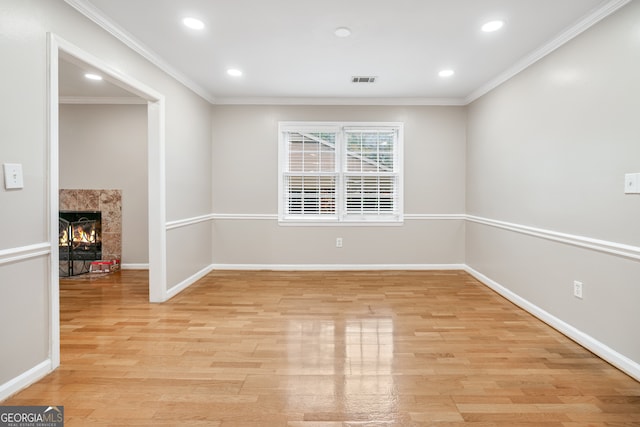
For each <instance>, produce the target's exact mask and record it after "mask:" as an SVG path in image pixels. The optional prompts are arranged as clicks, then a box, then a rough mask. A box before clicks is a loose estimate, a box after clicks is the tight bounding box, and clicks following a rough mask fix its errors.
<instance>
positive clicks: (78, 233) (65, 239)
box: [60, 225, 96, 246]
mask: <svg viewBox="0 0 640 427" xmlns="http://www.w3.org/2000/svg"><path fill="white" fill-rule="evenodd" d="M72 236H73V237H72V242H73V243H95V242H96V230H95V229H94V228H91V230H90V231H89V232H88V233H87V232H86V231H85V230H84V228H82V226H80V225H79V226H76V227H74V228H73V232H72ZM68 244H69V234H68V232H67V230H63V231H62V234H61V235H60V245H61V246H64V245H68Z"/></svg>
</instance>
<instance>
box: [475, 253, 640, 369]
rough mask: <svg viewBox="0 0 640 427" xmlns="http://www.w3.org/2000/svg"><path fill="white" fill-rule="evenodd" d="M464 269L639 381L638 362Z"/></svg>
mask: <svg viewBox="0 0 640 427" xmlns="http://www.w3.org/2000/svg"><path fill="white" fill-rule="evenodd" d="M464 270H465V271H466V272H467V273H469V274H471V275H472V276H473V277H475V278H476V279H478V280H479V281H480V282H482V283H483V284H484V285H486V286H487V287H489V288H491V289H493V290H494V291H495V292H497V293H498V294H500V295H502V296H503V297H505V298H506V299H508V300H509V301H511V302H512V303H514V304H516V305H517V306H519V307H520V308H522V309H523V310H525V311H527V312H529V313H531V314H532V315H533V316H535V317H537V318H538V319H540V320H542V321H543V322H545V323H546V324H547V325H549V326H551V327H552V328H554V329H556V330H558V331H559V332H560V333H562V334H563V335H565V336H566V337H568V338H570V339H572V340H573V341H575V342H577V343H578V344H580V345H581V346H583V347H584V348H586V349H587V350H589V351H591V352H592V353H594V354H596V355H598V356H599V357H601V358H602V359H603V360H606V361H607V362H609V363H611V364H612V365H613V366H615V367H616V368H618V369H620V370H621V371H622V372H625V373H626V374H627V375H629V376H631V377H632V378H634V379H635V380H637V381H640V364H638V363H636V362H634V361H633V360H631V359H629V358H628V357H626V356H624V355H622V354H620V353H618V352H617V351H615V350H613V349H612V348H611V347H609V346H607V345H605V344H603V343H602V342H600V341H598V340H597V339H595V338H593V337H592V336H590V335H587V334H585V333H584V332H582V331H581V330H579V329H577V328H575V327H573V326H571V325H570V324H568V323H566V322H564V321H562V320H560V319H558V318H557V317H555V316H553V315H552V314H550V313H548V312H546V311H545V310H543V309H541V308H540V307H538V306H537V305H535V304H533V303H531V302H529V301H527V300H526V299H524V298H522V297H521V296H519V295H518V294H516V293H514V292H512V291H510V290H509V289H507V288H505V287H504V286H502V285H501V284H499V283H498V282H496V281H494V280H492V279H490V278H489V277H487V276H485V275H484V274H482V273H480V272H478V271H476V270H474V269H473V268H471V267H469V266H468V265H467V266H465V268H464Z"/></svg>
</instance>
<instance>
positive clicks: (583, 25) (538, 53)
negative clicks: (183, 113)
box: [64, 0, 631, 106]
mask: <svg viewBox="0 0 640 427" xmlns="http://www.w3.org/2000/svg"><path fill="white" fill-rule="evenodd" d="M64 1H65V2H66V3H67V4H69V5H70V6H71V7H73V8H74V9H76V10H77V11H78V12H80V13H81V14H82V15H84V16H86V17H87V18H89V19H90V20H92V21H93V22H95V23H96V24H97V25H99V26H100V27H102V28H103V29H105V30H106V31H107V32H109V33H110V34H111V35H113V36H114V37H116V38H117V39H118V40H120V41H121V42H123V43H124V44H125V45H127V46H128V47H130V48H131V49H133V50H134V51H135V52H137V53H139V54H140V55H142V56H143V57H144V58H146V59H147V60H149V61H150V62H151V63H153V64H154V65H156V66H157V67H158V68H160V69H161V70H162V71H164V72H165V73H167V74H168V75H170V76H171V77H173V78H175V79H176V80H177V81H179V82H180V83H182V84H183V85H185V86H186V87H187V88H189V89H191V90H192V91H193V92H195V93H196V94H198V95H199V96H201V97H202V98H204V99H206V100H207V101H209V102H210V103H211V104H214V105H215V104H217V105H362V106H368V105H372V106H375V105H399V106H465V105H468V104H470V103H472V102H473V101H475V100H477V99H478V98H480V97H482V96H483V95H485V94H487V93H488V92H490V91H492V90H493V89H495V88H497V87H498V86H500V85H501V84H502V83H504V82H506V81H507V80H509V79H511V78H512V77H514V76H516V75H517V74H519V73H520V72H522V71H523V70H525V69H526V68H528V67H530V66H531V65H533V64H534V63H536V62H537V61H539V60H540V59H542V58H544V57H545V56H547V55H549V54H550V53H551V52H553V51H555V50H556V49H558V48H559V47H560V46H562V45H564V44H565V43H567V42H569V41H570V40H572V39H573V38H575V37H576V36H578V35H579V34H581V33H583V32H584V31H586V30H587V29H589V28H590V27H592V26H593V25H595V24H596V23H598V22H600V21H601V20H603V19H604V18H606V17H608V16H609V15H611V14H613V13H614V12H616V11H618V10H619V9H620V8H622V7H624V6H625V5H627V4H628V3H629V2H630V1H631V0H609V1H608V2H606V3H604V4H603V5H602V6H600V7H598V8H596V9H594V10H593V11H592V12H591V13H589V14H588V15H586V16H585V17H583V18H582V19H581V20H579V21H578V22H577V23H576V24H575V25H573V26H572V27H570V28H569V29H567V30H565V31H563V32H562V33H560V34H559V35H558V36H557V37H556V38H554V39H552V40H551V41H549V42H548V43H546V44H545V45H543V46H542V47H540V48H538V49H536V50H534V51H533V52H531V53H530V54H529V55H527V56H525V57H524V58H523V59H521V60H520V61H518V62H516V63H515V64H514V65H513V66H511V67H510V68H508V69H507V70H506V71H504V72H503V73H501V74H499V75H497V76H496V77H495V78H493V79H491V80H489V81H488V82H486V83H485V84H483V85H482V86H480V87H479V88H477V89H476V90H474V91H473V92H471V93H470V94H469V95H467V96H466V97H464V98H428V97H424V98H422V97H416V98H410V97H409V98H407V97H391V98H348V97H327V98H324V97H320V98H317V97H215V96H214V95H213V94H212V93H210V92H209V91H208V90H206V89H204V88H203V87H202V86H200V85H199V84H197V83H195V82H194V81H193V80H191V79H190V78H188V77H186V76H185V75H184V74H182V73H181V72H179V71H177V70H176V69H175V68H173V67H172V66H171V65H170V64H169V63H167V62H166V61H164V60H163V59H162V58H161V57H160V56H159V55H158V54H157V53H155V52H154V51H153V50H151V49H150V48H148V47H147V46H145V45H144V44H143V43H141V42H140V41H138V40H137V39H136V38H135V37H133V35H131V34H130V33H128V32H127V31H126V30H124V29H123V28H122V27H120V26H118V25H117V24H115V23H114V22H112V21H111V20H109V19H108V18H107V17H106V16H104V15H103V14H102V12H101V11H100V10H99V9H98V8H96V7H95V6H93V5H92V4H91V3H90V2H89V1H88V0H64Z"/></svg>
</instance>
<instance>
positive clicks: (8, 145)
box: [0, 0, 211, 397]
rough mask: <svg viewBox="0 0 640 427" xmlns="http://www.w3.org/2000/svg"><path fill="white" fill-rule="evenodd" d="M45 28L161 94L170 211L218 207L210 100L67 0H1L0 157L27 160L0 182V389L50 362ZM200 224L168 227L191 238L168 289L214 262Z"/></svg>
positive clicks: (170, 268) (189, 213) (170, 273)
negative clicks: (21, 183)
mask: <svg viewBox="0 0 640 427" xmlns="http://www.w3.org/2000/svg"><path fill="white" fill-rule="evenodd" d="M47 32H53V33H55V34H56V35H58V36H59V37H61V38H62V39H64V40H66V41H68V42H70V43H72V44H74V45H76V46H78V47H79V48H80V49H82V50H84V51H86V52H89V53H90V54H92V55H94V56H95V57H97V58H99V59H100V60H101V61H103V62H104V63H106V64H107V65H108V66H110V67H112V68H114V69H118V70H120V72H121V73H122V74H124V75H127V76H130V77H131V78H133V79H135V80H137V81H140V82H143V83H144V84H145V85H147V86H148V87H150V88H152V89H154V90H155V91H157V92H159V93H161V94H163V95H164V97H165V105H166V122H165V127H166V129H165V134H166V140H165V143H166V153H167V156H166V165H165V167H166V188H167V190H166V204H167V208H166V209H167V220H169V221H178V220H182V219H184V218H191V217H196V216H199V215H204V214H208V213H210V211H211V167H210V166H211V165H210V159H211V149H210V144H211V119H210V105H209V103H208V102H207V101H205V100H203V99H202V98H200V97H199V96H197V95H195V94H194V93H193V92H191V91H190V90H188V89H186V88H185V87H184V86H183V85H181V84H180V83H178V82H177V81H176V80H174V79H173V78H171V77H170V76H168V75H167V74H165V73H164V72H162V71H160V70H159V69H157V68H156V67H155V66H153V65H152V64H150V63H149V62H148V61H147V60H145V59H144V58H142V57H141V56H139V55H137V54H136V53H135V52H133V51H132V50H131V49H129V48H128V47H126V46H124V45H123V44H122V43H121V42H119V41H118V40H116V39H115V38H114V37H112V36H111V35H110V34H108V33H107V32H106V31H104V30H102V29H100V28H99V27H97V26H96V25H95V24H94V23H93V22H91V21H89V20H88V19H87V18H85V17H83V16H82V15H80V14H79V13H78V12H76V11H75V10H74V9H72V8H71V7H70V6H68V5H67V4H66V3H64V2H63V1H51V0H20V1H2V2H1V3H0V56H1V57H2V78H1V79H0V93H2V97H1V98H0V135H2V140H1V141H0V163H21V164H22V165H23V169H24V175H25V176H24V180H25V187H24V189H22V190H16V191H6V190H5V189H4V188H0V207H1V209H0V342H2V343H11V349H10V351H5V350H7V347H5V346H3V350H2V351H1V352H0V397H1V396H3V395H6V393H8V392H11V390H14V389H15V387H19V385H20V384H24V383H25V381H27V382H28V381H31V380H33V379H34V377H33V375H34V372H36V373H37V374H42V373H43V372H46V370H47V369H48V368H47V367H50V364H49V356H50V355H49V350H50V344H51V343H50V331H49V328H50V325H49V319H50V313H49V307H50V304H51V300H50V294H49V292H50V290H51V289H52V287H53V286H54V285H53V284H52V283H50V277H49V273H48V271H49V268H48V265H49V262H50V261H49V255H50V251H51V242H49V232H48V227H49V224H48V212H49V210H50V207H49V205H48V186H49V182H48V142H47V133H48V128H47V87H46V86H47V83H46V82H47V52H48V51H47ZM8 207H11V208H10V209H9V208H8ZM194 227H196V229H197V231H198V232H197V233H193V232H192V228H193V227H191V226H185V227H181V228H179V229H175V230H171V234H170V236H169V237H167V239H168V240H170V241H172V242H173V241H175V240H180V239H183V240H186V239H188V240H189V245H190V248H192V249H191V251H190V252H188V253H183V252H181V251H179V250H173V249H172V250H171V253H170V254H168V255H167V265H166V268H167V277H168V279H167V284H166V287H167V289H170V288H173V287H174V286H176V285H177V284H180V283H183V282H184V281H185V280H187V279H188V278H189V277H191V276H192V275H193V274H195V273H197V272H198V271H201V270H202V269H203V268H206V267H207V266H209V265H210V263H211V231H210V226H208V228H207V227H205V228H207V229H206V230H204V231H203V230H202V227H198V226H194ZM193 248H195V249H193ZM185 266H187V267H185ZM19 308H20V310H19V312H18V309H19ZM34 369H35V371H34ZM16 384H17V385H16Z"/></svg>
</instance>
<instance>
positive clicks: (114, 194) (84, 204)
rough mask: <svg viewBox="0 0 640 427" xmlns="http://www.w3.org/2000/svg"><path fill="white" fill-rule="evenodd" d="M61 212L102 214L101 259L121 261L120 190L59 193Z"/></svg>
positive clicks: (63, 190) (61, 191) (62, 190)
mask: <svg viewBox="0 0 640 427" xmlns="http://www.w3.org/2000/svg"><path fill="white" fill-rule="evenodd" d="M59 197H60V199H59V200H60V202H59V210H61V211H100V212H102V259H103V260H112V259H114V258H117V259H119V260H121V259H122V190H66V189H61V190H60V191H59Z"/></svg>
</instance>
